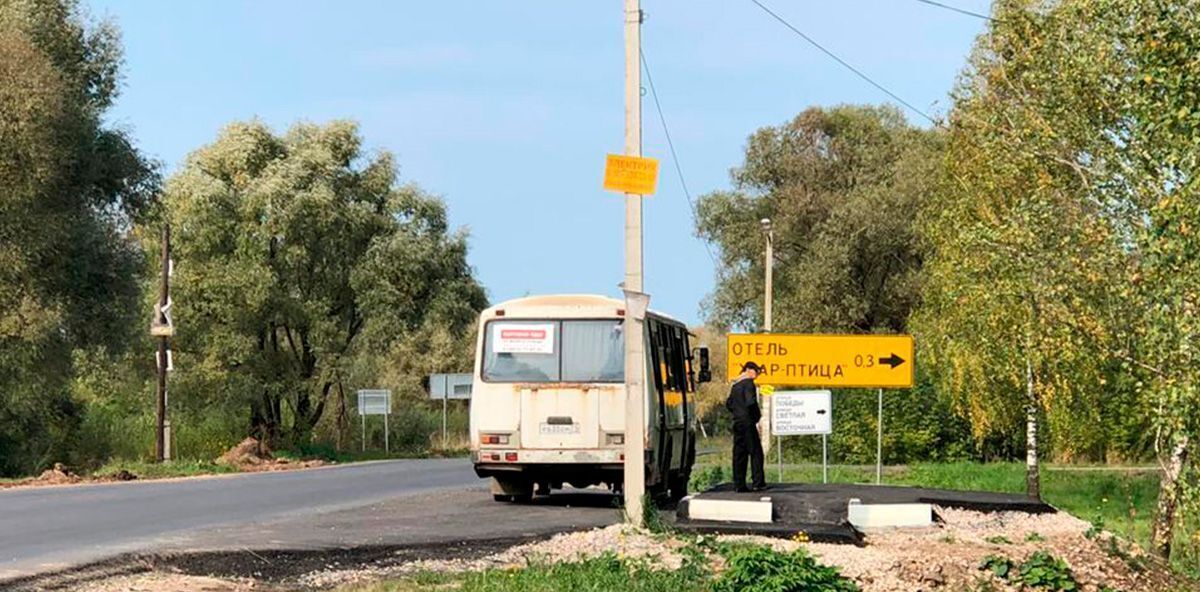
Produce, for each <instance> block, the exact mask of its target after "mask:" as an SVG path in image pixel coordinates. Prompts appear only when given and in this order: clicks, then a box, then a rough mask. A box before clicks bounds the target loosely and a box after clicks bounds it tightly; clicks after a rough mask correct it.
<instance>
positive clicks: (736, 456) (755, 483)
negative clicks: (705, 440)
mask: <svg viewBox="0 0 1200 592" xmlns="http://www.w3.org/2000/svg"><path fill="white" fill-rule="evenodd" d="M761 371H762V368H760V367H759V365H758V364H755V363H754V362H746V364H745V365H744V366H742V373H741V374H740V375H738V377H737V379H736V380H735V381H734V382H733V386H732V387H730V389H729V398H728V399H725V408H726V409H728V410H729V413H731V414H732V415H733V485H734V487H735V488H736V489H737V491H761V490H763V489H766V488H767V478H766V475H764V474H763V449H762V442H761V441H760V440H759V439H758V420H760V419H762V411H760V410H759V408H758V388H757V387H755V386H754V379H755V378H758V373H759V372H761ZM747 460H749V461H750V477H751V479H752V483H751V484H750V488H749V489H747V488H746V461H747Z"/></svg>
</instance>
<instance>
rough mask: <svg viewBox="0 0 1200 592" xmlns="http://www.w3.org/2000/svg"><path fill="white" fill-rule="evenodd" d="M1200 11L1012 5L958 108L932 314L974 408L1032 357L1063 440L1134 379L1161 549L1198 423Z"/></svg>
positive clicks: (979, 54)
mask: <svg viewBox="0 0 1200 592" xmlns="http://www.w3.org/2000/svg"><path fill="white" fill-rule="evenodd" d="M1198 10H1200V3H1197V2H1195V1H1187V2H1166V1H1164V0H1062V1H1059V2H1050V3H1046V2H1030V1H1020V0H1009V1H1006V2H1001V3H998V5H997V8H996V14H997V19H996V20H995V21H994V22H993V23H992V24H991V26H990V29H989V31H988V33H987V34H986V35H984V36H983V37H981V39H980V41H979V43H978V44H977V47H976V51H975V54H974V56H973V58H972V62H971V66H970V68H969V69H968V72H967V74H966V76H965V78H964V82H963V84H962V86H961V89H960V92H959V96H958V97H956V103H955V110H954V112H953V113H952V114H951V121H950V125H951V143H950V146H951V148H950V151H949V155H950V156H949V158H948V163H947V178H946V180H945V187H946V189H945V191H944V192H942V193H941V195H942V196H943V199H944V200H945V201H946V204H945V205H944V207H943V208H942V209H941V210H935V212H934V214H933V215H932V216H931V217H930V226H929V227H930V229H931V231H930V238H931V243H933V245H934V253H935V255H934V256H933V257H931V261H930V264H929V272H930V278H931V279H930V282H929V284H928V288H929V290H928V292H927V298H926V303H927V305H928V309H927V310H926V311H924V313H923V314H924V317H923V318H924V319H925V322H923V323H921V325H922V326H924V327H925V328H926V329H927V331H928V332H929V334H931V335H937V336H938V340H936V341H935V342H934V343H932V344H931V351H932V352H933V353H932V356H933V357H934V358H940V360H941V361H942V363H943V364H942V365H943V367H945V368H947V373H946V375H945V376H946V378H947V379H949V380H951V381H957V382H956V384H955V385H954V387H953V388H955V389H956V393H957V394H958V395H959V396H963V397H965V399H964V400H966V401H969V402H970V403H969V404H970V406H971V409H972V413H979V414H982V415H983V416H994V415H999V414H1002V413H1003V412H1004V405H1005V401H1009V402H1011V401H1014V400H1018V399H1017V396H1016V395H1014V394H1013V391H1014V390H1015V389H1014V387H1013V385H1012V383H1013V382H1014V378H1015V376H1016V375H1017V373H1018V372H1019V366H1020V361H1021V358H1024V361H1025V362H1026V363H1032V365H1033V369H1034V371H1033V375H1034V381H1035V382H1036V385H1037V388H1036V389H1035V393H1036V396H1037V402H1038V403H1039V404H1040V405H1042V406H1044V407H1045V408H1047V409H1048V410H1050V411H1051V414H1050V418H1051V420H1052V423H1053V421H1054V419H1055V416H1056V414H1055V413H1054V410H1055V409H1058V410H1059V411H1060V413H1058V414H1057V415H1058V417H1059V418H1060V419H1061V421H1060V422H1059V425H1060V428H1061V429H1060V430H1059V432H1060V435H1068V434H1069V435H1070V439H1068V438H1060V439H1059V440H1060V441H1059V445H1060V446H1061V447H1064V448H1067V447H1069V446H1071V445H1072V444H1083V445H1085V446H1087V445H1088V444H1089V442H1093V441H1095V439H1096V438H1098V437H1099V438H1103V437H1105V436H1104V435H1103V434H1102V433H1100V432H1102V431H1103V430H1104V428H1103V427H1101V426H1104V425H1105V422H1101V421H1097V420H1098V419H1100V418H1103V417H1104V416H1105V407H1106V405H1107V404H1108V403H1109V401H1111V400H1112V399H1114V398H1117V399H1119V400H1122V399H1123V400H1128V395H1129V393H1130V392H1132V393H1133V395H1134V397H1135V398H1136V402H1135V404H1134V405H1133V406H1131V407H1132V408H1134V409H1138V406H1139V405H1140V409H1141V410H1143V411H1145V413H1144V416H1147V417H1149V418H1150V420H1149V422H1148V425H1144V426H1143V428H1145V427H1154V428H1155V430H1153V431H1152V432H1151V431H1150V430H1144V431H1147V432H1150V433H1152V434H1154V437H1153V440H1154V444H1155V445H1156V448H1157V449H1158V450H1159V451H1160V452H1161V453H1162V455H1163V457H1164V461H1167V462H1165V467H1166V468H1167V470H1166V471H1165V473H1164V475H1165V477H1164V479H1163V490H1162V494H1161V496H1160V508H1159V514H1160V520H1159V521H1158V522H1157V523H1156V531H1158V532H1157V533H1156V537H1155V538H1156V545H1159V547H1160V548H1159V550H1160V552H1162V553H1163V554H1166V553H1167V552H1169V545H1170V538H1171V537H1170V535H1169V530H1170V527H1169V525H1170V524H1171V523H1173V520H1174V516H1173V513H1174V511H1175V505H1176V504H1175V500H1177V499H1178V498H1179V497H1180V491H1179V486H1180V484H1181V483H1187V482H1188V479H1187V478H1186V473H1187V472H1188V471H1194V462H1192V461H1189V460H1188V458H1189V451H1190V447H1191V446H1194V442H1195V441H1196V435H1197V427H1198V425H1197V422H1198V421H1200V420H1198V419H1197V418H1200V397H1198V394H1200V391H1198V389H1197V385H1198V384H1200V382H1198V381H1197V370H1196V368H1197V364H1196V362H1197V361H1198V360H1197V359H1196V357H1195V355H1196V354H1195V343H1197V337H1200V335H1198V334H1197V329H1198V328H1200V327H1198V325H1197V322H1196V320H1195V319H1196V318H1197V315H1196V305H1197V301H1198V300H1200V297H1198V294H1200V290H1198V288H1197V286H1198V285H1200V282H1198V279H1200V277H1198V271H1200V267H1198V266H1197V261H1198V260H1200V257H1198V255H1200V249H1198V243H1197V240H1196V238H1195V228H1196V224H1197V223H1198V222H1200V209H1198V206H1197V204H1198V203H1200V200H1198V199H1197V195H1196V190H1197V180H1196V160H1197V147H1198V146H1200V114H1197V113H1195V104H1196V98H1197V97H1198V96H1200V65H1197V63H1196V61H1195V59H1194V56H1195V49H1196V47H1198V46H1200V18H1198V17H1200V13H1198ZM1006 311H1007V312H1006ZM928 342H929V340H927V343H928ZM1023 343H1024V344H1026V345H1025V351H1022V350H1021V347H1022V344H1023ZM1006 377H1007V380H1006ZM1006 382H1007V383H1008V385H1009V386H1008V387H1007V388H1004V389H1002V393H1008V395H1009V396H1007V397H997V396H995V393H994V391H995V390H996V388H995V387H996V384H1001V385H1003V384H1005V383H1006ZM1130 387H1132V388H1130ZM1064 395H1065V396H1064ZM1089 425H1091V426H1097V427H1099V428H1100V429H1099V430H1095V429H1093V430H1087V429H1082V430H1081V429H1079V427H1080V426H1089ZM1080 435H1084V436H1085V437H1084V438H1079V439H1078V440H1075V438H1077V437H1078V436H1080ZM1073 440H1074V441H1073ZM1067 449H1069V448H1067ZM1164 530H1165V531H1166V532H1165V533H1164V532H1163V531H1164Z"/></svg>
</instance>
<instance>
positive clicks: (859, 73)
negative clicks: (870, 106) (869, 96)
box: [750, 0, 937, 125]
mask: <svg viewBox="0 0 1200 592" xmlns="http://www.w3.org/2000/svg"><path fill="white" fill-rule="evenodd" d="M750 1H751V2H753V3H754V4H755V5H757V6H758V7H759V8H761V9H762V10H763V12H765V13H767V14H769V15H771V17H773V18H774V19H775V20H777V21H779V22H780V23H782V24H783V26H785V27H787V28H789V29H791V30H792V32H793V33H795V34H797V35H799V36H800V38H801V39H804V40H805V41H807V42H808V43H809V44H811V45H812V46H813V47H815V48H817V49H819V50H821V52H822V53H824V54H825V55H827V56H829V57H830V58H832V59H833V60H834V61H835V62H837V63H839V64H841V65H842V66H843V67H845V68H846V69H847V70H850V71H851V72H853V73H855V74H856V75H857V76H858V77H859V78H862V79H863V80H865V81H867V83H868V84H870V85H871V86H874V87H875V88H877V89H879V90H880V91H882V92H883V93H884V94H886V95H887V96H889V97H891V98H892V99H894V100H896V101H897V102H898V103H900V104H901V105H904V106H905V107H908V108H909V109H910V110H911V111H912V112H913V113H916V114H917V115H920V116H921V117H924V118H925V119H926V120H928V121H929V123H932V124H934V125H937V122H936V121H934V119H933V118H932V117H930V116H929V115H927V114H926V113H925V112H924V111H922V110H920V109H917V108H916V107H914V106H913V104H912V103H909V102H908V101H905V100H904V99H902V98H900V96H899V95H897V94H896V93H894V92H892V91H890V90H888V89H886V88H884V86H883V85H882V84H879V83H878V82H875V81H874V80H872V79H871V77H870V76H867V75H866V74H863V73H862V71H860V70H859V69H858V68H855V67H854V66H851V65H850V64H849V63H847V62H846V60H843V59H842V58H839V57H838V56H837V55H836V54H834V53H833V52H832V51H829V50H828V49H825V47H824V46H822V45H821V44H820V43H817V42H816V40H814V39H813V38H812V37H809V36H808V35H805V34H804V32H802V31H801V30H800V29H797V28H796V27H795V26H793V25H792V24H791V23H789V22H787V20H785V19H784V18H783V17H781V16H779V15H778V14H776V13H775V12H774V11H772V10H771V9H770V8H767V7H766V5H764V4H763V3H762V2H759V1H758V0H750Z"/></svg>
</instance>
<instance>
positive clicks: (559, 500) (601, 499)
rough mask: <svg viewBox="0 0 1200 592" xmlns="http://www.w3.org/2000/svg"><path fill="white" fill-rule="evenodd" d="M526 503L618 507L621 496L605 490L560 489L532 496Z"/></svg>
mask: <svg viewBox="0 0 1200 592" xmlns="http://www.w3.org/2000/svg"><path fill="white" fill-rule="evenodd" d="M528 505H532V506H545V507H561V508H619V507H621V497H620V496H617V495H613V494H611V493H609V492H607V491H560V492H557V493H552V494H550V495H543V496H538V497H535V498H533V501H531V502H529V504H528Z"/></svg>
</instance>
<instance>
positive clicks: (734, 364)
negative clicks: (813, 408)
mask: <svg viewBox="0 0 1200 592" xmlns="http://www.w3.org/2000/svg"><path fill="white" fill-rule="evenodd" d="M726 353H727V356H726V360H727V362H728V371H729V372H732V374H729V376H736V375H737V373H738V372H739V371H740V368H741V367H742V365H743V364H745V363H746V362H754V363H756V364H759V365H760V366H762V367H763V372H762V374H761V377H762V379H761V381H762V382H763V383H765V384H770V385H775V386H782V385H790V386H816V387H842V388H878V389H879V399H878V402H877V405H876V410H877V414H878V416H877V418H876V420H877V426H876V427H877V429H876V436H875V437H876V441H875V482H876V483H880V482H882V480H883V389H885V388H912V386H913V355H914V348H913V338H912V336H911V335H787V334H776V333H743V334H731V335H729V337H728V340H727V352H726ZM772 404H773V405H775V404H778V401H772ZM781 458H782V457H781ZM780 464H782V461H781V462H780Z"/></svg>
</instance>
